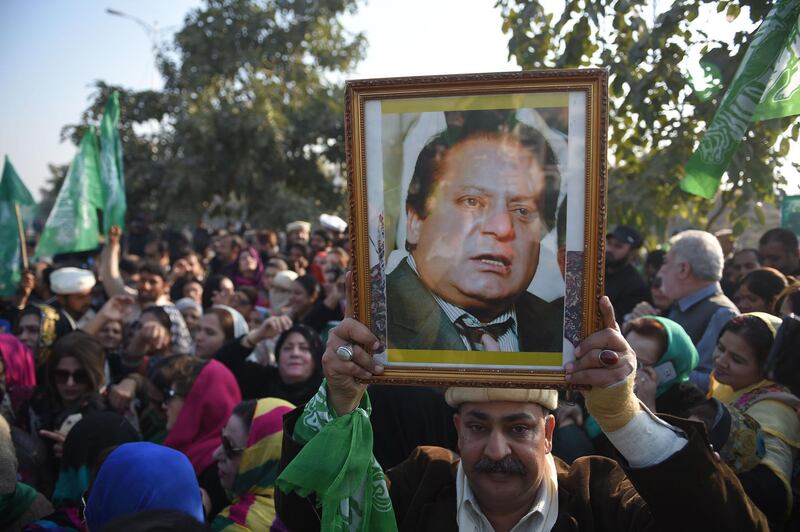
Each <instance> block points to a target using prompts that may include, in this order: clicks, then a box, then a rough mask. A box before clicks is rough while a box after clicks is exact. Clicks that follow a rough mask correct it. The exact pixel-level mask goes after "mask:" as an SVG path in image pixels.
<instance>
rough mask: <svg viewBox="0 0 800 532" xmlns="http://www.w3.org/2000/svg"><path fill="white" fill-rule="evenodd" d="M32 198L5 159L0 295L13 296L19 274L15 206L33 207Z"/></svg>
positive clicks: (0, 185) (0, 196)
mask: <svg viewBox="0 0 800 532" xmlns="http://www.w3.org/2000/svg"><path fill="white" fill-rule="evenodd" d="M33 204H34V201H33V197H31V193H30V192H28V189H27V188H26V187H25V184H24V183H23V182H22V180H21V179H20V178H19V175H17V171H16V170H14V166H13V165H12V164H11V161H9V160H8V156H6V159H5V163H4V164H3V176H2V177H0V296H10V295H14V293H15V292H16V291H17V287H18V286H19V280H20V275H21V268H20V261H21V257H22V250H21V248H20V244H21V243H20V241H19V221H18V220H17V208H16V207H17V205H33Z"/></svg>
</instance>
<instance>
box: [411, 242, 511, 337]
mask: <svg viewBox="0 0 800 532" xmlns="http://www.w3.org/2000/svg"><path fill="white" fill-rule="evenodd" d="M407 260H408V265H409V266H411V269H412V270H414V273H416V274H417V276H419V271H417V263H416V262H414V257H413V256H411V255H410V254H409V255H408V257H407ZM431 295H432V296H433V299H435V300H436V303H438V304H439V307H441V309H442V311H443V312H444V314H445V316H447V319H448V320H450V323H452V324H453V326H454V327H456V325H455V323H456V321H458V319H459V318H461V317H462V316H464V315H465V314H466V315H467V316H470V317H472V318H473V319H474V320H476V321H478V322H479V323H483V322H481V320H479V319H478V318H476V317H475V316H472V314H470V313H469V312H467V311H466V310H464V309H462V308H460V307H457V306H455V305H452V304H450V303H448V302H447V301H445V300H444V299H442V298H441V297H439V296H437V295H436V294H435V293H433V292H432V291H431ZM509 318H511V327H509V328H508V329H507V330H506V332H505V333H503V334H502V335H500V337H498V338H497V343H499V344H500V351H507V352H517V351H519V339H518V338H517V311H516V310H514V307H513V306H512V307H511V308H510V309H508V310H507V311H505V312H503V313H502V314H500V315H499V316H497V317H496V318H495V319H493V320H492V321H490V322H489V323H483V325H493V324H495V323H505V322H506V321H508V319H509ZM456 330H458V327H456ZM459 336H460V337H461V341H462V342H464V346H465V347H466V348H467V350H468V351H472V350H473V349H472V345H471V344H470V342H469V339H468V338H467V337H466V336H464V335H463V334H461V333H459Z"/></svg>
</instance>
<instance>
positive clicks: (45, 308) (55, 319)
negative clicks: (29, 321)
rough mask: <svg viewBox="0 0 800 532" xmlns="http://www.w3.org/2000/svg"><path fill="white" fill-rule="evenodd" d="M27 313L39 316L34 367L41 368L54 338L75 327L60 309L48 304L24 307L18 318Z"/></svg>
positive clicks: (45, 361)
mask: <svg viewBox="0 0 800 532" xmlns="http://www.w3.org/2000/svg"><path fill="white" fill-rule="evenodd" d="M27 314H37V315H38V316H39V343H38V345H37V346H36V352H35V355H36V369H37V370H38V369H39V368H42V367H44V366H45V364H47V360H48V359H49V358H50V353H51V348H52V347H53V344H54V343H56V340H58V339H59V338H61V337H62V336H64V335H65V334H67V333H68V332H71V331H73V330H74V329H75V325H74V323H73V322H72V320H71V319H70V318H69V317H68V316H67V315H66V314H65V313H64V312H62V311H60V310H57V309H55V308H54V307H51V306H50V305H33V306H31V307H28V308H26V309H25V310H24V311H23V312H22V314H21V316H20V318H22V316H25V315H27Z"/></svg>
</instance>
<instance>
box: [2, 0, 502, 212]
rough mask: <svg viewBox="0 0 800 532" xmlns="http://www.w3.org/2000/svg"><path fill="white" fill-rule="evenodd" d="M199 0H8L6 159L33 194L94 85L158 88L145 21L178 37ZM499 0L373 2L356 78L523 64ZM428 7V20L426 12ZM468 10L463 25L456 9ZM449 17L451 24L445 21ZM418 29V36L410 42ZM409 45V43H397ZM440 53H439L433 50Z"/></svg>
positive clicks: (60, 158)
mask: <svg viewBox="0 0 800 532" xmlns="http://www.w3.org/2000/svg"><path fill="white" fill-rule="evenodd" d="M200 4H201V2H200V1H199V0H169V1H164V0H136V1H132V0H128V1H125V0H81V1H71V2H65V1H60V0H36V1H31V0H3V1H2V2H1V3H0V72H3V75H2V81H0V155H3V154H5V155H8V156H9V157H10V159H11V161H12V163H13V164H14V167H15V168H16V170H17V173H18V174H19V175H20V177H21V178H22V179H23V181H24V182H25V184H26V185H27V186H28V188H29V189H30V190H31V192H32V193H33V194H34V196H36V197H37V198H38V197H39V188H40V187H42V186H43V185H44V184H45V181H46V178H47V177H49V175H50V174H49V171H48V169H47V165H48V163H56V164H65V163H68V162H69V161H70V160H71V159H72V157H73V156H74V154H75V147H74V146H73V145H72V143H70V142H69V141H64V142H61V140H60V135H61V129H62V128H63V126H65V125H67V124H74V123H76V122H78V121H79V120H80V115H81V113H82V112H83V110H84V109H86V107H87V106H88V104H89V101H90V97H91V95H92V92H93V90H92V85H93V82H94V81H95V80H98V79H101V80H104V81H105V82H107V83H109V84H114V85H121V86H124V87H127V88H131V89H139V90H142V89H149V88H151V87H152V86H153V83H154V82H155V87H160V86H161V83H160V79H159V78H158V77H157V75H155V76H154V71H153V54H152V51H151V50H152V48H151V40H150V37H148V34H147V32H146V31H145V30H144V29H143V28H142V27H141V26H140V25H139V24H137V23H136V22H134V21H133V20H130V19H126V18H122V17H119V16H112V15H109V14H107V13H106V8H112V9H114V10H117V11H121V12H124V13H127V14H130V15H133V16H136V17H138V18H139V19H141V20H142V21H144V22H145V23H146V24H148V25H151V26H156V27H157V28H160V29H161V30H162V31H161V32H160V35H161V36H168V35H169V34H170V31H169V30H170V29H171V30H172V32H174V31H175V30H176V29H178V28H179V27H180V26H181V25H182V21H183V18H184V16H185V15H186V13H187V12H188V11H189V10H190V9H191V8H193V7H197V6H199V5H200ZM493 6H494V0H403V1H395V0H369V1H368V2H367V4H366V5H363V6H362V7H361V9H360V10H359V13H358V14H357V15H356V16H351V17H348V18H347V25H348V27H350V28H351V29H352V31H354V32H356V31H365V32H366V33H367V37H368V39H369V41H370V46H369V48H368V55H367V57H366V59H365V60H364V61H363V62H362V63H361V64H360V65H359V67H358V69H357V71H356V72H355V73H354V74H353V75H352V76H351V77H353V78H369V77H379V76H402V75H421V74H441V73H459V72H487V71H489V72H491V71H506V70H518V69H517V67H516V64H514V63H509V62H508V59H507V57H508V49H507V47H506V42H507V39H506V38H505V37H504V36H503V34H502V32H501V30H500V25H501V19H500V14H499V11H497V10H496V9H495V8H494V7H493ZM421 12H425V13H426V16H425V17H423V18H420V17H419V16H418V13H421ZM456 12H458V13H459V15H458V23H457V24H454V23H453V22H454V19H453V13H456ZM441 21H448V23H447V24H441ZM409 28H414V29H413V34H414V35H415V36H416V37H417V38H415V39H409V38H408V35H409ZM398 42H403V47H402V48H401V47H399V46H397V43H398ZM431 50H435V51H434V52H432V51H431Z"/></svg>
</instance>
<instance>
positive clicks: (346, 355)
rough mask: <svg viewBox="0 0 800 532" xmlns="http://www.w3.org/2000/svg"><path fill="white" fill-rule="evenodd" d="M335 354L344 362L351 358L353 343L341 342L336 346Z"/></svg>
mask: <svg viewBox="0 0 800 532" xmlns="http://www.w3.org/2000/svg"><path fill="white" fill-rule="evenodd" d="M336 356H337V357H339V358H340V359H341V360H343V361H345V362H350V361H351V360H353V344H343V345H340V346H339V347H337V348H336Z"/></svg>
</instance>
